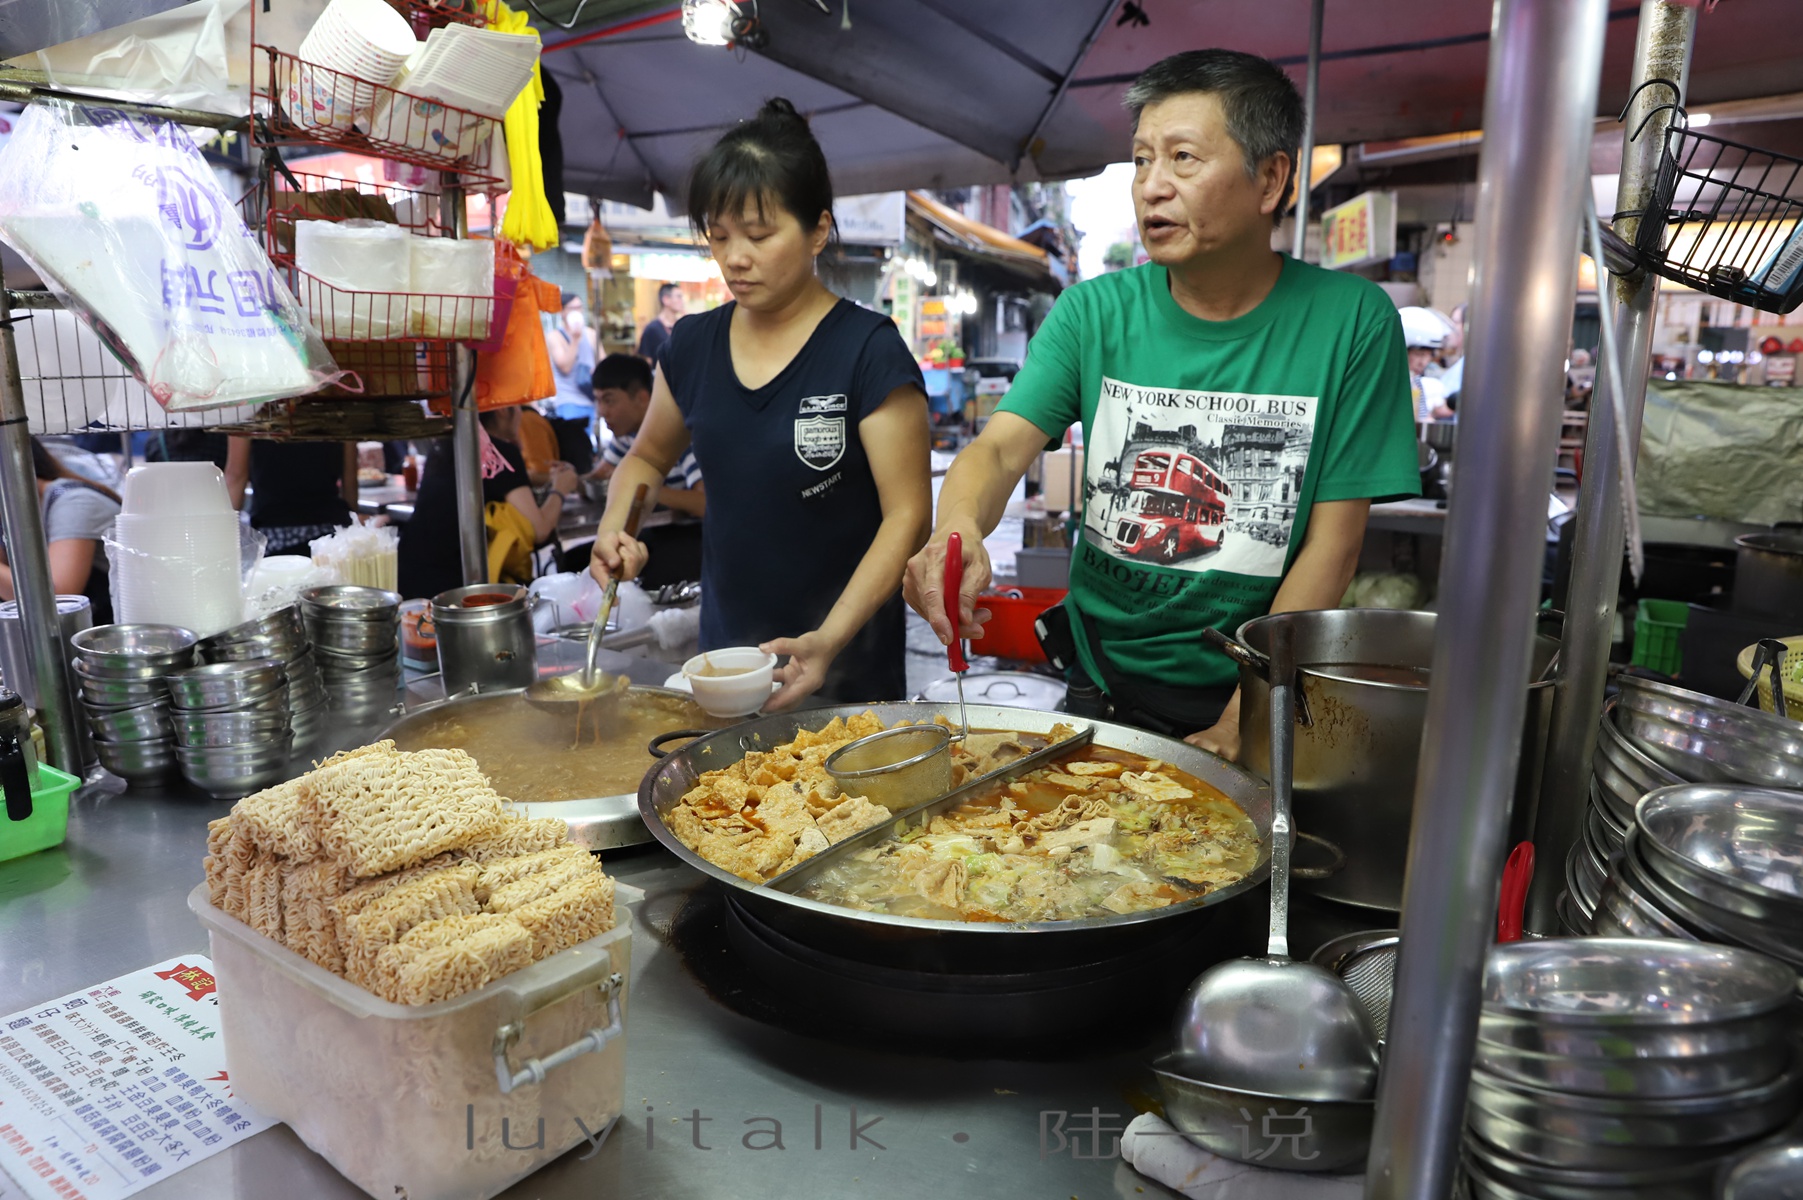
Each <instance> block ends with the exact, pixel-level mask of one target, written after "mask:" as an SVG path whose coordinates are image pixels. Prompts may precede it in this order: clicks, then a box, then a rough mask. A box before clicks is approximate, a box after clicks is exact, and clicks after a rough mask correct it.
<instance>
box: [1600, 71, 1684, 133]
mask: <svg viewBox="0 0 1803 1200" xmlns="http://www.w3.org/2000/svg"><path fill="white" fill-rule="evenodd" d="M1655 84H1659V85H1663V86H1665V87H1668V88H1670V89H1671V90H1672V98H1671V99H1670V100H1668V101H1666V102H1665V103H1664V104H1660V105H1657V106H1655V107H1654V108H1653V110H1652V111H1651V112H1649V113H1647V114H1646V116H1645V117H1643V118H1641V121H1640V124H1639V125H1637V126H1635V128H1634V132H1633V133H1631V134H1629V135H1628V140H1629V141H1631V142H1637V141H1639V140H1640V135H1641V134H1643V133H1645V132H1646V127H1647V123H1648V122H1649V121H1651V120H1652V119H1653V118H1654V117H1655V116H1657V115H1658V114H1659V113H1661V112H1664V111H1665V110H1666V109H1668V108H1669V109H1671V110H1672V111H1673V112H1674V113H1676V114H1677V120H1678V122H1679V123H1680V124H1685V123H1687V118H1686V116H1685V113H1684V92H1683V90H1682V89H1680V88H1679V87H1678V85H1677V84H1676V83H1674V82H1673V81H1672V80H1670V79H1663V78H1661V79H1648V80H1645V81H1644V82H1642V83H1641V85H1640V86H1639V87H1637V88H1635V89H1634V90H1633V91H1632V92H1629V93H1628V102H1627V103H1626V104H1624V105H1622V106H1621V115H1620V116H1618V117H1616V118H1615V119H1616V121H1617V122H1621V121H1626V120H1627V119H1628V110H1629V109H1631V108H1633V107H1634V102H1635V101H1636V100H1638V99H1640V93H1642V92H1644V91H1646V90H1647V89H1648V88H1650V87H1652V86H1653V85H1655Z"/></svg>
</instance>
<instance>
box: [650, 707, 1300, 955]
mask: <svg viewBox="0 0 1803 1200" xmlns="http://www.w3.org/2000/svg"><path fill="white" fill-rule="evenodd" d="M866 711H870V712H874V713H875V714H876V715H877V716H878V717H879V718H880V719H881V720H882V722H883V724H884V725H888V726H893V725H894V724H896V723H897V722H898V721H904V720H906V721H931V720H932V719H933V718H934V717H939V716H943V717H946V718H947V719H950V720H956V719H957V716H958V706H957V705H956V704H928V703H901V702H898V703H891V704H852V705H843V706H839V707H831V708H816V709H809V710H806V711H803V712H798V713H776V714H773V715H770V716H766V717H759V718H757V719H756V720H752V721H746V722H744V723H743V724H739V725H734V726H732V727H731V728H729V729H724V730H721V731H720V732H718V733H715V734H710V735H709V736H707V737H704V738H698V739H697V740H695V741H692V742H690V743H689V744H688V745H686V746H684V747H683V748H682V749H680V750H677V751H674V752H673V753H671V754H670V756H669V757H668V758H666V759H664V761H663V762H662V763H660V764H659V765H658V766H657V767H656V768H655V769H653V770H652V771H651V772H649V773H648V774H647V775H646V776H645V779H644V782H643V783H641V784H640V785H639V796H638V802H639V814H640V816H642V817H643V818H644V821H645V825H646V827H647V828H649V829H650V830H651V833H652V834H653V835H654V836H655V837H656V838H657V840H658V841H659V842H661V843H663V845H664V847H665V848H666V849H668V850H669V851H670V852H671V853H672V854H674V855H676V856H677V857H678V858H680V859H681V860H682V861H683V862H685V863H687V864H689V865H690V866H692V867H694V868H695V869H696V870H697V871H700V872H701V873H702V874H704V875H706V876H708V877H709V878H710V879H713V880H715V881H717V882H719V883H721V884H723V885H725V886H726V887H727V888H729V889H731V890H732V896H733V899H734V900H735V901H737V902H738V903H739V904H741V905H743V906H744V908H745V909H746V910H747V911H749V912H750V913H752V914H753V915H754V916H755V917H757V918H758V920H760V921H762V922H763V923H764V924H765V925H767V926H769V927H771V928H773V929H775V930H776V931H777V932H779V933H781V934H782V935H784V936H785V937H787V938H790V939H792V940H793V941H796V942H799V943H801V944H803V945H806V946H808V947H810V948H813V949H816V950H820V951H823V952H825V953H828V954H832V955H836V956H838V957H840V958H845V959H852V960H856V961H859V962H866V963H876V964H881V965H890V966H905V967H908V968H912V969H915V970H919V971H926V972H939V973H947V974H955V973H969V972H1010V971H1032V970H1042V969H1046V968H1050V967H1054V966H1063V965H1069V964H1072V963H1080V962H1094V961H1096V960H1097V959H1100V958H1107V957H1111V956H1114V955H1119V954H1124V953H1126V952H1127V951H1128V950H1130V949H1132V948H1134V947H1136V946H1138V945H1141V944H1142V943H1143V942H1145V941H1149V940H1153V939H1156V938H1158V937H1160V936H1164V935H1166V934H1167V933H1168V932H1169V931H1170V930H1171V928H1172V922H1174V921H1179V920H1181V919H1183V918H1184V917H1186V916H1194V917H1198V918H1199V917H1201V916H1202V915H1203V914H1204V913H1205V912H1206V911H1207V910H1211V909H1213V908H1214V907H1215V906H1216V905H1219V904H1221V903H1223V902H1225V901H1227V900H1230V899H1231V898H1233V897H1234V896H1237V895H1240V894H1241V893H1243V892H1246V891H1249V890H1251V889H1252V888H1255V887H1257V886H1258V885H1259V884H1260V883H1262V882H1263V881H1264V879H1265V877H1266V876H1267V875H1268V874H1269V871H1270V851H1269V841H1270V835H1271V793H1270V789H1269V788H1267V787H1266V786H1265V784H1264V783H1263V782H1262V781H1260V780H1258V779H1255V778H1253V777H1252V776H1251V775H1250V774H1248V773H1247V772H1245V771H1242V770H1240V769H1239V768H1238V767H1236V766H1234V765H1233V764H1232V763H1228V762H1225V761H1223V760H1222V759H1220V758H1217V757H1216V756H1215V755H1213V754H1209V753H1207V752H1206V751H1203V750H1198V749H1196V748H1195V747H1194V746H1190V745H1187V744H1185V743H1183V742H1180V741H1176V740H1175V739H1172V738H1166V737H1160V736H1158V735H1157V734H1152V733H1147V732H1146V731H1145V730H1143V729H1134V728H1131V727H1129V726H1126V725H1115V724H1112V723H1109V722H1104V721H1095V722H1091V724H1093V725H1094V726H1095V731H1096V733H1095V745H1097V746H1110V747H1114V748H1116V749H1120V750H1127V751H1131V752H1132V753H1134V754H1143V755H1146V756H1148V757H1151V758H1157V759H1161V760H1163V761H1165V762H1168V763H1170V764H1171V765H1172V766H1174V767H1177V768H1179V769H1180V770H1183V771H1187V772H1189V773H1190V774H1191V775H1194V776H1195V777H1196V778H1198V779H1200V780H1202V781H1203V782H1204V783H1208V784H1211V785H1213V786H1214V787H1217V788H1219V789H1220V790H1221V791H1222V792H1224V793H1225V794H1226V795H1227V797H1228V799H1230V800H1232V801H1233V802H1234V803H1235V804H1237V805H1239V806H1240V808H1241V809H1243V810H1244V811H1245V813H1246V815H1247V816H1248V817H1250V818H1251V820H1252V823H1253V826H1254V827H1255V828H1256V829H1257V831H1258V836H1259V840H1260V851H1259V862H1258V865H1257V866H1256V867H1255V868H1254V869H1253V870H1252V872H1251V873H1250V874H1248V875H1247V876H1246V877H1245V878H1244V879H1241V880H1240V881H1239V882H1237V883H1234V884H1231V885H1230V886H1228V887H1224V888H1221V889H1220V890H1218V891H1214V892H1210V893H1209V894H1208V895H1206V896H1200V897H1197V898H1196V899H1194V900H1189V901H1186V902H1184V903H1182V904H1173V905H1170V906H1169V907H1167V908H1158V909H1152V910H1150V911H1148V912H1138V913H1131V914H1128V915H1126V916H1120V917H1108V918H1093V919H1086V920H1080V921H1042V922H1036V923H1022V924H988V923H984V922H968V923H966V922H956V921H929V920H923V919H920V918H915V917H898V916H891V915H889V914H886V913H871V912H858V911H855V910H853V909H848V908H839V907H837V906H835V905H831V904H823V903H821V902H819V901H817V900H808V899H804V898H803V897H800V896H793V895H790V894H788V893H787V892H779V891H776V890H774V889H772V888H767V887H764V886H761V885H759V884H754V883H749V882H747V881H746V880H743V879H740V878H739V877H738V876H737V875H734V874H732V873H731V872H730V871H726V870H723V869H722V868H720V867H716V866H715V865H714V864H712V863H710V862H708V861H707V860H706V859H704V858H702V857H701V856H700V855H698V854H696V853H695V852H694V851H692V850H690V849H689V848H688V847H687V846H685V845H683V844H682V842H681V841H680V840H679V839H678V838H677V837H676V835H675V834H674V833H672V832H671V831H670V829H669V827H668V826H667V825H665V824H664V816H665V814H667V813H668V812H669V811H670V810H671V809H672V808H674V807H675V806H676V804H677V802H678V801H680V800H681V799H682V798H683V796H684V795H685V794H687V793H688V791H689V789H691V788H692V787H694V786H695V783H696V781H697V780H698V779H699V778H700V777H701V774H702V772H704V771H716V770H719V769H721V768H723V767H728V766H731V765H732V764H733V763H735V762H737V761H739V759H741V758H743V757H744V756H745V755H746V754H748V753H751V752H753V751H763V750H770V749H772V748H774V747H776V746H780V745H782V744H783V743H785V742H789V741H793V740H794V738H795V735H796V733H798V732H799V731H801V730H803V729H809V730H816V729H820V728H822V727H824V726H825V725H826V724H828V723H829V722H830V721H831V720H832V719H833V718H834V717H848V718H849V717H853V716H856V715H857V714H859V713H862V712H866ZM969 711H970V723H971V727H972V728H981V729H1011V730H1017V731H1020V732H1023V733H1047V732H1049V731H1050V730H1051V728H1052V727H1053V726H1054V725H1056V724H1058V723H1059V722H1060V721H1068V720H1069V719H1070V718H1069V717H1068V716H1066V715H1064V714H1062V713H1053V712H1042V711H1039V710H1037V709H1027V708H1006V707H1002V706H998V705H988V704H973V705H971V706H970V709H969Z"/></svg>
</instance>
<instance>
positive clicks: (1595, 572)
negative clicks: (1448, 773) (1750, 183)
mask: <svg viewBox="0 0 1803 1200" xmlns="http://www.w3.org/2000/svg"><path fill="white" fill-rule="evenodd" d="M1696 32H1697V10H1696V9H1694V8H1690V7H1687V6H1684V5H1680V4H1672V3H1669V2H1668V0H1644V2H1643V3H1642V4H1641V6H1640V32H1639V36H1638V38H1637V39H1636V41H1635V46H1634V76H1633V79H1634V86H1635V87H1636V88H1638V87H1639V86H1640V85H1641V84H1643V83H1645V82H1646V81H1647V80H1649V79H1669V80H1671V81H1672V82H1673V83H1675V84H1676V85H1677V86H1678V87H1679V88H1680V89H1684V88H1686V87H1687V84H1688V81H1689V75H1690V55H1691V48H1692V47H1693V46H1694V45H1695V43H1696ZM1675 99H1677V96H1676V95H1675V94H1674V93H1673V92H1672V91H1671V90H1670V89H1669V88H1664V87H1649V88H1646V89H1645V90H1644V91H1640V92H1638V93H1637V94H1636V95H1635V97H1634V102H1633V104H1632V105H1631V106H1630V107H1629V109H1628V115H1627V120H1626V121H1625V122H1624V123H1623V138H1624V141H1623V145H1622V156H1621V181H1620V183H1619V184H1618V185H1617V189H1616V193H1615V209H1616V211H1617V212H1623V213H1626V212H1640V211H1642V210H1643V209H1645V208H1646V206H1647V205H1648V204H1649V203H1651V201H1652V194H1653V184H1654V182H1655V181H1656V179H1657V177H1658V174H1659V157H1660V153H1661V151H1662V150H1663V149H1664V147H1665V131H1666V129H1667V127H1668V126H1670V124H1671V118H1672V113H1671V110H1670V109H1665V110H1663V111H1661V112H1657V113H1653V112H1652V110H1653V109H1655V108H1657V107H1658V106H1659V105H1663V104H1669V103H1671V102H1672V101H1673V100H1675ZM1649 114H1651V120H1650V121H1647V117H1648V115H1649ZM1642 121H1647V124H1646V128H1645V129H1644V130H1643V131H1642V132H1641V134H1640V136H1639V137H1638V138H1635V137H1634V136H1633V134H1634V132H1635V131H1636V130H1638V129H1640V128H1641V122H1642ZM1598 215H1599V216H1601V215H1602V214H1600V213H1599V214H1598ZM1639 224H1640V222H1639V220H1638V219H1637V218H1634V217H1623V218H1622V219H1621V220H1619V221H1617V222H1616V224H1615V231H1616V233H1618V234H1620V235H1621V236H1622V237H1623V238H1624V239H1626V240H1627V241H1628V242H1630V243H1631V242H1633V240H1634V234H1635V232H1636V229H1637V227H1638V226H1639ZM1611 291H1613V292H1614V303H1613V304H1611V303H1610V292H1611ZM1658 293H1659V277H1658V276H1657V275H1654V274H1652V273H1651V272H1646V273H1644V275H1643V276H1642V278H1641V279H1640V280H1639V281H1638V282H1630V281H1628V280H1626V279H1620V278H1613V277H1610V276H1607V275H1605V274H1604V273H1603V270H1602V267H1601V265H1600V264H1599V266H1598V269H1597V298H1598V300H1600V301H1601V302H1602V310H1603V311H1602V319H1603V320H1605V321H1613V322H1614V323H1615V325H1614V328H1615V343H1616V345H1617V346H1619V347H1620V348H1621V384H1622V392H1623V395H1622V400H1623V401H1624V403H1623V405H1622V409H1623V410H1624V411H1625V413H1626V416H1627V425H1628V430H1629V432H1628V437H1629V439H1630V442H1629V449H1630V450H1631V451H1634V452H1636V453H1638V451H1639V449H1640V418H1641V415H1642V413H1643V412H1644V411H1645V409H1646V387H1647V375H1648V372H1649V371H1650V369H1651V366H1652V340H1653V302H1654V301H1655V300H1656V299H1657V298H1658ZM1611 309H1613V313H1612V312H1611ZM1610 391H1611V385H1610V382H1609V373H1608V372H1607V371H1598V372H1597V376H1596V389H1595V391H1594V392H1593V393H1592V394H1591V400H1590V414H1591V417H1590V422H1589V425H1588V427H1587V428H1586V429H1585V433H1584V479H1583V482H1582V484H1581V485H1580V488H1579V492H1578V511H1577V516H1575V517H1574V518H1573V520H1574V521H1576V522H1577V524H1576V526H1575V527H1574V529H1573V536H1572V543H1571V583H1570V586H1569V591H1568V592H1567V593H1566V597H1565V601H1564V608H1565V630H1564V633H1563V634H1562V646H1561V649H1560V653H1559V674H1558V679H1557V682H1556V683H1555V684H1554V691H1553V710H1552V727H1551V733H1550V736H1549V737H1548V740H1547V749H1546V770H1545V773H1544V775H1543V779H1542V783H1541V788H1540V804H1539V808H1538V810H1537V811H1536V813H1535V820H1534V853H1535V858H1536V860H1537V861H1539V862H1543V863H1562V862H1564V861H1565V855H1566V853H1567V852H1568V851H1570V849H1571V846H1572V843H1573V842H1575V841H1577V839H1578V836H1579V834H1580V833H1581V832H1582V831H1583V819H1584V803H1585V797H1586V794H1587V788H1588V786H1589V782H1590V760H1591V757H1592V756H1593V755H1594V754H1595V753H1596V735H1597V721H1598V720H1599V719H1600V718H1601V716H1602V711H1603V689H1604V684H1605V683H1606V680H1607V675H1608V670H1609V647H1610V644H1611V642H1613V640H1614V633H1615V600H1616V595H1617V593H1618V592H1619V591H1620V590H1621V556H1622V542H1623V537H1624V533H1623V528H1622V527H1623V522H1624V519H1625V518H1624V515H1623V513H1622V506H1621V500H1620V490H1621V452H1620V448H1619V446H1618V444H1617V440H1618V438H1619V437H1620V433H1619V431H1618V430H1617V428H1616V423H1615V420H1614V418H1613V417H1611V416H1610V415H1609V412H1610V406H1611V403H1612V401H1613V399H1614V398H1613V397H1612V396H1611V395H1610ZM1554 602H1555V604H1557V603H1558V601H1557V599H1556V598H1555V601H1554ZM1563 885H1564V876H1563V874H1562V873H1561V872H1559V871H1542V872H1541V873H1540V874H1539V875H1538V876H1537V877H1536V878H1535V880H1534V888H1533V891H1532V893H1531V894H1530V895H1529V897H1528V927H1529V928H1531V929H1533V930H1535V931H1537V932H1540V933H1549V932H1552V931H1554V930H1556V929H1557V928H1558V917H1557V914H1556V913H1555V912H1554V911H1553V903H1554V901H1555V900H1556V899H1557V897H1558V892H1559V889H1560V888H1561V887H1562V886H1563Z"/></svg>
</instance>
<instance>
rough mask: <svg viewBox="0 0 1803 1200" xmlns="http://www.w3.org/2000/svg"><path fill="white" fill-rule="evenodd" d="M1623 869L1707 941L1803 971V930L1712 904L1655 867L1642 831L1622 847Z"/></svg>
mask: <svg viewBox="0 0 1803 1200" xmlns="http://www.w3.org/2000/svg"><path fill="white" fill-rule="evenodd" d="M1622 870H1623V871H1624V872H1625V873H1626V875H1627V878H1628V880H1629V882H1631V883H1632V884H1633V885H1634V887H1635V888H1636V889H1637V890H1638V891H1639V892H1640V893H1641V895H1643V896H1645V897H1646V898H1647V899H1649V900H1651V901H1652V902H1653V903H1655V904H1657V905H1658V906H1659V907H1660V908H1662V909H1664V910H1665V912H1666V913H1667V914H1668V915H1669V916H1671V917H1672V919H1674V920H1676V921H1678V922H1679V923H1681V924H1683V925H1685V926H1687V927H1689V928H1690V929H1693V930H1695V931H1696V933H1697V935H1698V937H1699V938H1701V939H1703V940H1705V941H1711V942H1720V943H1722V944H1723V945H1728V946H1744V947H1746V948H1748V949H1750V950H1755V951H1758V952H1760V953H1762V954H1769V955H1771V956H1772V957H1773V958H1776V959H1778V960H1780V961H1782V962H1785V963H1788V964H1789V965H1790V966H1791V967H1792V968H1793V969H1795V970H1798V971H1803V929H1800V928H1797V927H1796V926H1794V925H1791V924H1787V923H1784V922H1778V921H1769V920H1766V921H1760V920H1753V919H1750V918H1748V917H1743V916H1741V915H1740V914H1739V913H1736V912H1733V911H1730V910H1729V909H1725V908H1722V907H1721V906H1719V905H1716V904H1711V903H1710V902H1709V901H1707V900H1705V899H1703V898H1701V897H1700V896H1698V895H1697V894H1696V891H1695V890H1694V889H1693V890H1686V889H1685V888H1681V887H1678V886H1677V885H1675V884H1674V883H1672V881H1671V879H1670V878H1669V877H1668V876H1666V875H1663V874H1661V873H1660V872H1659V871H1657V870H1655V869H1654V866H1653V861H1652V859H1651V858H1650V856H1649V855H1648V854H1647V852H1646V850H1645V848H1644V847H1643V846H1642V845H1641V833H1640V830H1638V829H1635V830H1634V831H1633V832H1632V833H1630V834H1628V840H1627V843H1626V845H1625V846H1624V847H1623V849H1622Z"/></svg>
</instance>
